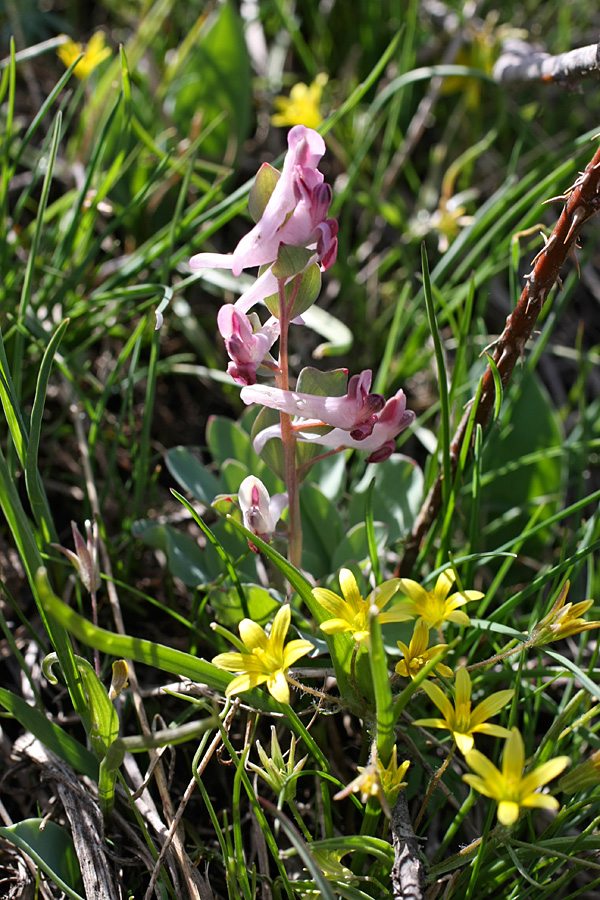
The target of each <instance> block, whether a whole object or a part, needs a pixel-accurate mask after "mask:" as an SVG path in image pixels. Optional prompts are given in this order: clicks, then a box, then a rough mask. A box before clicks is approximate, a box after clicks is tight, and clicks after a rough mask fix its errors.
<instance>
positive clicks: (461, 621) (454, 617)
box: [445, 609, 471, 628]
mask: <svg viewBox="0 0 600 900" xmlns="http://www.w3.org/2000/svg"><path fill="white" fill-rule="evenodd" d="M445 618H446V619H447V620H448V621H449V622H454V623H455V624H456V625H463V626H464V627H465V628H468V627H469V625H470V624H471V620H470V618H469V617H468V615H467V614H466V613H464V612H463V611H462V610H460V609H457V610H455V611H454V612H451V613H449V614H448V615H447V616H445Z"/></svg>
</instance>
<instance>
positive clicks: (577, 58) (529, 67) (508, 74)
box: [492, 38, 600, 89]
mask: <svg viewBox="0 0 600 900" xmlns="http://www.w3.org/2000/svg"><path fill="white" fill-rule="evenodd" d="M492 74H493V78H494V80H495V81H497V82H498V83H499V84H509V83H510V84H523V83H524V82H527V81H543V82H546V83H548V82H550V83H558V84H562V85H563V86H564V87H567V88H571V89H573V88H574V87H575V88H579V87H580V84H579V83H580V81H581V80H582V79H584V78H590V77H592V78H600V44H590V45H589V46H588V47H578V48H577V49H576V50H569V51H568V52H567V53H559V54H558V55H557V56H551V55H550V54H549V53H541V52H539V51H536V50H535V49H534V48H533V47H532V46H531V45H530V44H528V43H526V42H525V41H520V40H515V39H514V38H513V39H511V40H510V41H506V42H505V44H504V47H503V52H502V55H501V56H500V58H499V59H498V61H497V62H496V65H495V66H494V71H493V73H492Z"/></svg>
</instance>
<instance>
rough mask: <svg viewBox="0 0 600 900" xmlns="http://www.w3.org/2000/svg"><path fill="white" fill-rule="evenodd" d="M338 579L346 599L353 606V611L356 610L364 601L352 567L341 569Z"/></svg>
mask: <svg viewBox="0 0 600 900" xmlns="http://www.w3.org/2000/svg"><path fill="white" fill-rule="evenodd" d="M338 579H339V582H340V587H341V589H342V594H343V596H344V600H345V601H346V603H347V604H349V605H350V606H351V607H352V609H353V611H356V610H357V609H358V608H359V606H360V604H361V603H362V597H361V594H360V591H359V589H358V585H357V583H356V578H355V577H354V575H353V574H352V572H351V571H350V569H340V574H339V576H338Z"/></svg>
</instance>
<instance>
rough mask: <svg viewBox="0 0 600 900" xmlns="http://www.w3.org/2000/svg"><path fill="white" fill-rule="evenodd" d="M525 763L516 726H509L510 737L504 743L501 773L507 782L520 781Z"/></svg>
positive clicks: (520, 738) (523, 748)
mask: <svg viewBox="0 0 600 900" xmlns="http://www.w3.org/2000/svg"><path fill="white" fill-rule="evenodd" d="M524 764H525V747H524V746H523V738H522V737H521V732H520V731H519V729H518V728H514V727H513V728H511V730H510V737H509V738H508V740H507V742H506V744H505V745H504V754H503V756H502V774H503V776H504V778H505V779H506V781H508V782H509V783H510V782H512V783H516V782H520V781H521V778H522V776H523V765H524Z"/></svg>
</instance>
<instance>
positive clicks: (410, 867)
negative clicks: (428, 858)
mask: <svg viewBox="0 0 600 900" xmlns="http://www.w3.org/2000/svg"><path fill="white" fill-rule="evenodd" d="M391 831H392V840H393V845H394V857H395V859H394V865H393V866H392V897H393V898H394V900H423V898H424V896H425V876H426V867H425V863H424V862H423V860H422V858H421V854H420V852H419V842H418V838H416V837H415V833H414V831H413V828H412V824H411V821H410V815H409V812H408V804H407V802H406V794H405V793H404V791H400V794H399V795H398V800H397V801H396V805H395V806H394V809H393V811H392V822H391Z"/></svg>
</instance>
